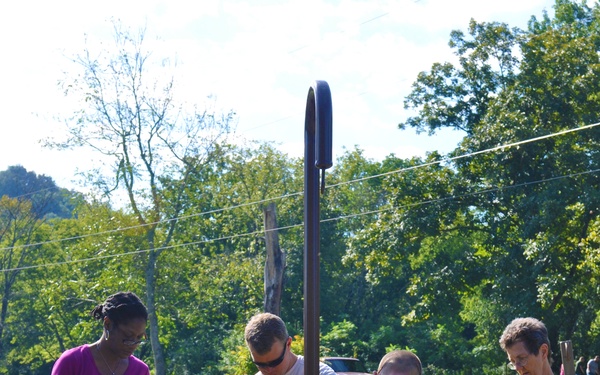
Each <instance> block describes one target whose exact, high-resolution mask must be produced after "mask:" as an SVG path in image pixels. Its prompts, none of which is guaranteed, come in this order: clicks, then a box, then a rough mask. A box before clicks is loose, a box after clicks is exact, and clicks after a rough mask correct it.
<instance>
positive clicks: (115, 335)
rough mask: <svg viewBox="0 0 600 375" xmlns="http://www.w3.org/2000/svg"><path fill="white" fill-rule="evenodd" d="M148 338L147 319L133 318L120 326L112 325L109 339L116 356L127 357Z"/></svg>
mask: <svg viewBox="0 0 600 375" xmlns="http://www.w3.org/2000/svg"><path fill="white" fill-rule="evenodd" d="M145 339H146V320H144V319H133V320H131V321H129V322H127V323H125V324H123V323H122V324H119V325H118V326H115V325H112V329H111V330H110V336H109V341H110V342H111V349H112V351H113V353H114V354H115V356H117V357H120V358H127V357H129V356H130V355H132V354H133V352H134V350H135V349H136V348H137V347H138V346H139V345H141V344H142V343H143V342H144V341H145Z"/></svg>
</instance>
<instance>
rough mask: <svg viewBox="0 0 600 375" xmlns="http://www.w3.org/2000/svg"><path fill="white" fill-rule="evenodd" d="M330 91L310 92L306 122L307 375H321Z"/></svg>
mask: <svg viewBox="0 0 600 375" xmlns="http://www.w3.org/2000/svg"><path fill="white" fill-rule="evenodd" d="M331 159H332V107H331V91H330V90H329V85H328V84H327V82H325V81H316V82H315V83H314V84H313V85H312V86H311V87H310V88H309V90H308V98H307V100H306V117H305V121H304V374H305V375H318V374H319V316H320V315H319V284H320V276H319V239H320V231H319V225H320V217H319V214H320V209H319V171H322V173H323V174H322V177H321V192H324V187H325V169H327V168H329V167H331V166H332V165H333V162H332V160H331Z"/></svg>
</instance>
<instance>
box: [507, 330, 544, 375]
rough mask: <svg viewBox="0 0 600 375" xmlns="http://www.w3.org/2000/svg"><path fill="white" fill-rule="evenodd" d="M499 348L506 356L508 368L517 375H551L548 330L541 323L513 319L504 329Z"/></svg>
mask: <svg viewBox="0 0 600 375" xmlns="http://www.w3.org/2000/svg"><path fill="white" fill-rule="evenodd" d="M500 346H501V347H502V349H504V351H505V352H506V354H507V355H508V360H509V363H508V367H509V368H510V369H512V370H515V371H516V372H518V373H519V375H525V374H527V375H552V368H551V367H550V365H551V364H552V358H551V355H552V351H551V350H550V340H549V339H548V330H547V329H546V326H545V325H544V323H542V322H541V321H539V320H537V319H535V318H517V319H514V320H513V321H512V322H510V324H509V325H508V326H506V328H505V329H504V332H503V333H502V336H501V337H500Z"/></svg>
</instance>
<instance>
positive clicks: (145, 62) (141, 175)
mask: <svg viewBox="0 0 600 375" xmlns="http://www.w3.org/2000/svg"><path fill="white" fill-rule="evenodd" d="M113 26H114V44H113V46H112V49H108V50H104V51H101V52H99V53H97V52H95V51H93V50H92V49H90V47H86V48H85V50H84V51H83V53H82V54H80V55H77V56H76V57H75V58H74V59H73V62H74V63H75V64H76V66H77V67H78V68H79V69H80V73H79V74H77V75H74V74H70V75H68V76H67V77H66V78H65V81H64V82H63V84H64V87H65V93H66V95H67V96H70V97H74V98H76V99H77V100H78V103H79V106H80V108H79V109H78V110H77V111H76V112H75V113H74V115H73V116H72V117H70V118H68V119H67V120H66V121H65V123H66V127H67V130H68V134H69V137H68V139H66V140H64V141H61V142H55V143H53V144H50V145H51V146H62V147H75V146H83V147H85V148H86V149H87V150H91V151H95V152H97V153H99V155H101V157H102V159H101V160H102V163H103V165H102V167H98V168H97V169H96V170H94V171H92V172H91V173H90V174H89V178H90V181H92V182H93V183H94V184H95V186H96V187H98V188H99V189H101V190H102V193H104V194H106V196H107V197H112V198H115V197H118V195H117V194H118V193H119V192H124V196H125V197H126V201H127V203H128V205H127V207H128V209H130V210H131V212H132V213H133V214H134V215H135V217H136V218H137V224H138V225H140V227H141V228H142V232H143V233H142V236H143V239H144V246H145V247H146V250H147V251H146V252H145V259H144V267H145V281H146V286H145V294H146V302H147V307H148V312H149V325H150V342H151V345H152V350H153V355H154V370H155V373H156V374H157V375H165V374H166V372H167V365H166V360H165V354H164V350H163V346H162V344H161V341H160V340H159V331H160V326H159V315H160V308H159V304H158V303H157V300H158V299H159V298H160V296H159V295H157V294H158V293H159V292H160V291H159V290H157V288H156V272H157V267H158V265H159V263H160V261H161V254H162V253H163V251H164V249H165V248H167V246H169V244H170V243H171V241H172V239H173V236H174V234H175V233H176V231H177V223H178V220H177V219H178V217H179V215H180V214H181V211H182V208H183V206H184V202H183V201H182V199H181V198H182V194H183V192H184V191H185V189H186V187H187V184H188V181H189V178H190V176H191V175H192V173H193V172H194V171H197V170H199V169H201V168H202V165H203V163H205V162H206V161H207V160H209V159H210V157H211V154H212V152H213V150H214V147H215V145H217V144H218V142H219V141H220V140H222V139H223V138H224V137H225V136H226V135H227V134H228V133H229V132H230V127H231V122H232V119H233V113H226V114H223V115H219V114H215V113H212V112H210V111H209V110H205V111H198V110H197V109H196V107H195V106H194V107H193V108H192V109H190V108H186V107H185V106H184V105H183V104H181V103H178V102H177V101H176V100H175V87H176V86H175V81H174V79H173V78H172V77H173V76H172V75H170V76H169V74H168V71H167V67H168V65H167V64H166V63H167V62H168V61H167V60H163V61H159V62H158V63H155V64H153V60H152V59H151V53H150V51H149V50H147V49H146V41H145V36H146V35H145V34H146V31H145V30H144V29H141V30H139V31H137V32H132V31H130V30H128V29H126V28H124V27H122V26H121V25H120V24H119V23H118V22H114V23H113ZM165 76H169V77H170V78H168V79H164V77H165ZM167 177H168V179H170V180H173V179H176V180H177V181H178V183H177V185H176V186H170V188H171V189H173V188H174V189H175V191H174V192H172V195H171V196H170V199H168V200H166V199H164V197H163V189H164V185H163V181H164V180H165V179H167ZM165 293H166V292H165Z"/></svg>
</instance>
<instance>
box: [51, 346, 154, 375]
mask: <svg viewBox="0 0 600 375" xmlns="http://www.w3.org/2000/svg"><path fill="white" fill-rule="evenodd" d="M52 375H102V374H101V373H100V371H98V368H97V367H96V363H95V362H94V356H93V355H92V351H91V349H90V347H89V346H87V345H82V346H78V347H76V348H72V349H69V350H66V351H65V352H64V353H63V354H61V356H60V358H58V360H57V361H56V363H54V367H52ZM123 375H150V370H149V369H148V365H146V364H145V363H144V362H143V361H141V360H140V359H138V358H136V357H134V356H132V355H130V356H129V366H127V370H125V372H124V373H123Z"/></svg>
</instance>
